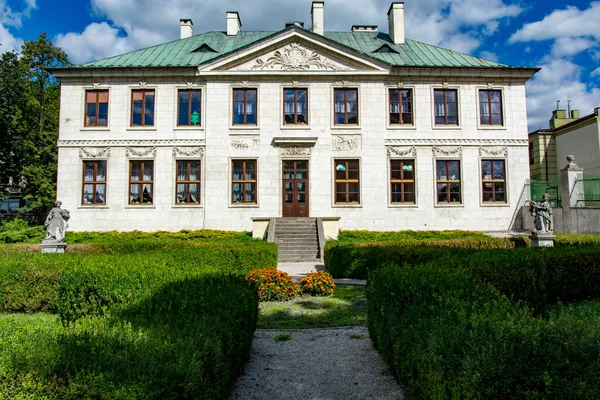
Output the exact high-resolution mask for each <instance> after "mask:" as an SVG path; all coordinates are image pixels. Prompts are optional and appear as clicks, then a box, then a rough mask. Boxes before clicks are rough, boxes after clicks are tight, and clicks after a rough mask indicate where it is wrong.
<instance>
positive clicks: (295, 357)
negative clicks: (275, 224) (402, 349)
mask: <svg viewBox="0 0 600 400" xmlns="http://www.w3.org/2000/svg"><path fill="white" fill-rule="evenodd" d="M281 334H288V335H290V336H291V339H290V340H289V341H280V342H276V341H275V338H277V337H278V336H279V335H281ZM403 398H404V397H403V394H402V389H401V388H400V386H399V385H398V384H397V383H396V381H395V380H394V378H393V376H392V375H391V373H390V372H389V370H388V368H387V366H386V365H385V363H384V362H383V359H382V358H381V356H380V355H379V353H377V351H376V350H375V348H374V347H373V342H371V340H370V339H369V332H368V330H367V328H366V327H348V328H334V329H302V330H281V331H279V330H260V329H259V330H257V331H256V334H255V337H254V341H253V343H252V354H251V358H250V361H249V362H248V363H247V364H246V367H245V370H244V373H243V374H242V376H240V377H239V378H238V380H237V382H236V384H235V386H234V388H233V389H232V392H231V396H230V399H231V400H238V399H239V400H252V399H257V400H258V399H285V400H305V399H307V400H312V399H314V400H317V399H318V400H342V399H343V400H358V399H378V400H388V399H389V400H392V399H394V400H395V399H403Z"/></svg>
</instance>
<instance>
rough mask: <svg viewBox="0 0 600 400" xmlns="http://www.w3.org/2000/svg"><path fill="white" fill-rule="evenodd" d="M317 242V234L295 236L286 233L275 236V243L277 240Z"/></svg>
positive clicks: (298, 234)
mask: <svg viewBox="0 0 600 400" xmlns="http://www.w3.org/2000/svg"><path fill="white" fill-rule="evenodd" d="M282 239H283V240H290V241H292V240H317V234H316V233H314V232H311V233H297V234H291V233H286V234H281V235H275V241H278V240H282Z"/></svg>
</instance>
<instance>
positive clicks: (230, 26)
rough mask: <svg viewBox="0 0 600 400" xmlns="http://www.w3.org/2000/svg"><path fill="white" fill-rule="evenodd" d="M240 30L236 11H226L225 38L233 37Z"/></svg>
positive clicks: (240, 23)
mask: <svg viewBox="0 0 600 400" xmlns="http://www.w3.org/2000/svg"><path fill="white" fill-rule="evenodd" d="M241 30H242V20H240V15H239V14H238V13H237V11H227V36H235V35H237V34H238V33H239V31H241Z"/></svg>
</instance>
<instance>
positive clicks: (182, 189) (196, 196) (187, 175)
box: [175, 160, 200, 204]
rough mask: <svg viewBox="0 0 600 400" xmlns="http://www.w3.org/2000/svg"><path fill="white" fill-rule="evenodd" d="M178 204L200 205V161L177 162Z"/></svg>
mask: <svg viewBox="0 0 600 400" xmlns="http://www.w3.org/2000/svg"><path fill="white" fill-rule="evenodd" d="M176 176H177V182H176V184H177V193H176V199H175V201H176V203H177V204H200V160H185V161H184V160H180V161H177V175H176Z"/></svg>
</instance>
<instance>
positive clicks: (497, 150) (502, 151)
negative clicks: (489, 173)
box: [479, 146, 508, 157]
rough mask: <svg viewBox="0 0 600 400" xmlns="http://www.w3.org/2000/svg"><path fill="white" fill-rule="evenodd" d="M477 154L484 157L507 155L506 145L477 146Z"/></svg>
mask: <svg viewBox="0 0 600 400" xmlns="http://www.w3.org/2000/svg"><path fill="white" fill-rule="evenodd" d="M479 156H480V157H484V156H488V157H500V156H504V157H508V147H506V146H503V147H482V146H480V147H479Z"/></svg>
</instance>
